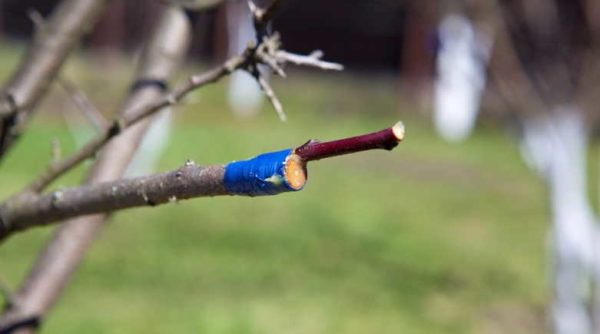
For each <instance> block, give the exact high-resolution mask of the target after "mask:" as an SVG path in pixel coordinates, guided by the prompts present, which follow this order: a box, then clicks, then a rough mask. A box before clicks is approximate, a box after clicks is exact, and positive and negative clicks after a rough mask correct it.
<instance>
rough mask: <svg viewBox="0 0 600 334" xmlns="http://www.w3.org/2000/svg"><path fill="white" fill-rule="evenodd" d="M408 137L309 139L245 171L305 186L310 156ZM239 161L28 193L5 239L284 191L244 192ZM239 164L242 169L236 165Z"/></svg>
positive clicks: (11, 206) (399, 131) (4, 210)
mask: <svg viewBox="0 0 600 334" xmlns="http://www.w3.org/2000/svg"><path fill="white" fill-rule="evenodd" d="M403 138H404V126H403V125H402V123H398V124H396V125H395V126H393V127H391V128H388V129H385V130H381V131H378V132H374V133H371V134H366V135H362V136H357V137H351V138H347V139H341V140H336V141H332V142H326V143H319V142H316V141H309V142H308V143H306V144H304V145H302V146H300V147H298V148H296V149H294V150H290V151H289V153H285V152H284V153H285V156H284V157H283V159H281V160H280V161H281V163H283V164H284V165H285V172H284V173H283V174H281V175H276V174H275V172H273V173H271V174H268V175H263V176H260V175H259V174H258V173H260V171H259V170H261V169H263V168H265V167H264V166H267V167H269V166H270V165H269V164H272V163H273V162H272V161H271V160H270V159H271V158H264V157H260V156H259V157H257V158H258V160H257V162H254V161H250V163H247V165H248V166H251V167H247V166H244V167H243V168H246V170H245V171H243V172H242V173H246V175H242V176H244V177H247V179H248V180H249V182H254V180H253V179H257V178H258V179H261V178H264V179H261V180H260V181H262V182H264V181H268V182H270V183H273V184H275V185H277V184H276V183H278V182H279V183H281V182H283V183H286V184H288V185H292V188H291V189H288V190H284V191H289V190H292V191H293V190H300V189H301V188H302V187H303V186H304V182H305V180H306V178H307V176H306V172H305V170H306V163H307V162H308V161H312V160H319V159H322V158H327V157H332V156H336V155H342V154H348V153H354V152H359V151H364V150H370V149H387V150H391V149H392V148H394V147H395V146H396V145H397V144H398V142H399V141H401V140H402V139H403ZM282 152H283V151H282ZM275 163H278V162H277V161H275ZM235 164H236V163H231V164H228V165H214V166H206V167H203V166H196V165H195V164H193V163H186V164H185V165H184V166H183V167H181V168H179V169H176V170H173V171H170V172H167V173H162V174H155V175H150V176H144V177H139V178H134V179H124V180H119V181H114V182H104V183H99V184H94V185H86V186H81V187H75V188H69V189H63V190H57V191H55V192H53V193H50V194H43V195H37V194H33V193H27V194H23V195H21V196H19V197H16V198H13V199H11V200H9V201H7V202H5V203H4V204H3V205H2V206H1V207H0V218H1V222H2V225H1V226H0V239H1V238H3V237H6V236H8V235H9V234H11V233H13V232H16V231H20V230H24V229H27V228H30V227H33V226H38V225H44V224H49V223H52V222H55V221H58V220H61V219H65V218H69V217H74V216H80V215H87V214H95V213H102V212H111V211H115V210H121V209H125V208H131V207H136V206H155V205H158V204H163V203H167V202H171V201H174V200H181V199H189V198H194V197H206V196H218V195H227V194H229V195H234V194H241V195H250V196H254V195H257V194H262V195H264V194H276V193H279V192H281V191H274V192H260V190H257V191H259V192H260V193H258V192H255V191H254V190H252V191H251V192H246V191H242V192H239V191H238V189H241V188H240V187H238V186H237V185H236V184H235V183H236V182H246V181H248V180H241V179H240V178H236V177H237V176H236V177H233V178H229V180H228V176H227V173H228V169H229V168H230V166H231V165H235ZM234 168H238V169H239V167H237V166H236V167H234ZM280 178H283V179H280ZM231 180H233V181H231ZM232 182H233V183H232ZM250 186H252V185H250ZM267 186H270V184H267ZM244 187H246V185H245V186H244ZM244 189H247V188H244ZM255 190H256V189H255Z"/></svg>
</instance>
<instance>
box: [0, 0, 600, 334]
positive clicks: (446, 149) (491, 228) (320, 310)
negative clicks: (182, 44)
mask: <svg viewBox="0 0 600 334" xmlns="http://www.w3.org/2000/svg"><path fill="white" fill-rule="evenodd" d="M56 3H57V1H54V0H36V1H34V0H28V1H17V0H0V80H2V81H5V80H7V79H8V78H10V76H11V74H12V71H14V69H15V68H16V67H17V65H18V63H19V61H20V59H21V57H22V55H23V53H24V50H25V49H26V46H27V42H28V40H29V39H30V37H31V34H32V32H33V23H32V21H31V19H30V15H28V12H29V13H30V12H31V10H32V9H34V10H36V11H38V12H39V13H41V14H42V16H46V15H47V14H48V13H50V12H51V11H52V9H53V8H54V6H55V5H56ZM490 3H492V2H487V1H483V0H482V1H475V0H473V1H451V2H439V3H438V2H435V1H425V2H423V1H409V0H405V1H401V0H377V1H358V0H352V1H342V0H335V1H334V0H331V1H327V2H321V1H316V0H311V1H308V0H305V1H300V0H289V1H287V0H286V1H283V5H282V7H281V9H280V12H279V15H278V16H277V18H276V19H275V21H274V24H273V27H272V28H273V30H275V31H278V32H279V33H281V36H282V40H283V44H284V48H285V49H286V50H287V51H290V52H295V53H310V52H311V51H313V50H315V49H319V50H322V51H323V52H324V54H325V57H324V59H326V60H329V61H334V62H338V63H342V64H344V66H345V70H344V71H343V72H322V71H317V70H306V69H296V68H290V69H289V70H288V71H289V73H288V74H289V75H288V78H286V79H282V78H279V77H275V76H271V82H272V86H273V87H274V89H275V90H276V92H277V93H278V95H279V98H280V100H281V101H282V103H283V106H284V109H285V111H286V113H287V115H288V118H289V119H288V121H287V122H280V121H279V120H278V118H277V116H276V114H275V113H274V111H273V110H272V108H271V107H270V105H269V104H268V102H267V101H266V100H264V99H263V97H262V95H261V93H260V91H259V90H258V88H257V87H256V86H255V84H254V83H253V82H252V80H251V78H250V77H249V76H246V75H245V74H239V75H235V76H232V77H231V78H230V80H224V81H222V82H219V83H217V84H215V85H212V86H209V87H207V88H203V89H201V90H198V91H196V92H194V93H192V94H191V96H190V97H189V98H187V99H186V100H185V101H184V103H183V104H182V105H180V106H177V107H176V108H174V109H175V111H174V113H173V115H172V116H171V121H170V122H166V121H165V122H164V123H165V124H169V125H168V126H167V125H165V127H166V128H165V129H163V130H164V131H163V135H162V136H161V135H156V136H157V138H159V139H158V140H159V141H160V143H161V144H162V147H163V149H162V150H161V151H158V152H156V153H155V155H156V159H157V160H156V162H152V163H151V164H152V165H153V166H154V168H151V169H150V170H149V171H148V172H151V171H152V170H155V171H164V170H169V169H173V168H177V167H179V166H180V165H181V164H183V163H184V161H186V159H192V160H194V161H195V162H196V163H199V164H216V163H225V162H228V161H232V160H240V159H243V158H247V157H251V156H254V155H256V154H259V153H263V152H269V151H274V150H278V149H283V148H286V147H294V146H297V145H299V144H301V143H303V142H304V141H306V140H307V139H309V138H315V139H320V140H331V139H335V138H340V137H346V136H351V135H356V134H360V133H365V132H371V131H375V130H379V129H382V128H385V127H388V126H391V125H393V124H394V123H395V122H396V121H397V120H398V119H401V120H403V121H404V122H405V125H406V129H407V135H406V139H405V141H404V142H402V143H401V144H400V145H399V146H398V148H396V149H395V150H394V151H392V152H385V151H370V152H365V153H361V154H356V155H351V156H345V157H340V158H336V159H330V160H325V161H321V162H318V163H313V164H312V165H311V166H310V170H309V175H310V179H309V182H308V184H307V186H306V188H305V189H304V190H303V191H301V192H298V193H290V194H283V195H280V196H274V197H260V198H241V197H222V198H206V199H195V200H190V201H184V202H179V203H175V204H170V205H165V206H160V207H156V208H152V209H147V208H142V209H133V210H128V211H124V212H119V213H117V214H115V215H114V216H113V217H112V222H111V223H110V225H109V226H108V228H106V229H105V230H104V232H103V234H102V235H101V237H100V239H99V240H98V242H97V243H96V244H95V245H94V247H93V249H92V251H91V252H90V253H89V254H88V255H87V257H86V260H85V262H84V263H83V264H82V265H81V266H80V268H79V269H78V272H77V273H76V274H75V276H74V278H73V280H72V282H71V284H70V286H69V288H68V289H67V293H66V294H65V296H64V297H63V298H62V299H61V301H60V302H59V304H58V305H57V307H56V308H55V309H54V310H53V311H52V313H51V314H50V316H49V317H48V318H47V320H45V322H44V326H43V328H42V329H43V330H42V332H46V333H59V332H60V333H76V332H86V333H107V332H110V333H137V332H145V333H164V332H175V331H185V332H197V333H198V332H199V333H364V332H377V333H402V332H406V333H486V334H487V333H489V334H494V333H547V332H556V333H580V334H583V333H588V332H591V331H593V330H594V329H597V328H596V326H595V325H594V323H596V322H597V321H598V317H597V314H596V313H598V307H596V303H597V301H598V300H597V298H596V295H600V294H598V293H597V291H600V289H599V288H598V284H597V281H598V279H597V276H598V273H600V270H598V267H599V266H600V258H598V257H597V256H596V254H597V253H598V252H597V251H596V245H598V244H599V243H597V242H596V235H597V232H596V218H595V214H594V211H595V209H596V207H597V204H598V194H597V190H598V177H597V174H598V173H597V170H598V169H597V163H596V162H597V160H598V159H597V154H598V153H597V152H598V150H597V144H596V142H595V141H594V134H595V121H596V117H595V116H596V114H597V113H596V111H595V106H596V104H595V98H597V95H598V94H595V90H596V89H597V85H594V83H595V82H596V81H595V79H596V78H597V77H598V76H597V74H598V73H600V71H597V69H598V66H597V58H598V57H597V47H596V46H597V43H596V41H597V40H598V39H597V35H598V29H596V28H597V27H598V24H600V19H596V18H598V16H600V15H599V12H600V10H599V9H598V7H600V6H598V5H595V4H594V3H593V1H587V2H586V1H583V0H581V1H567V0H555V1H547V2H543V1H542V2H540V1H526V0H523V1H499V2H498V3H495V2H493V3H494V5H490ZM160 6H161V4H160V3H159V2H158V1H150V0H123V1H113V2H111V4H110V5H109V7H108V10H107V11H106V13H105V15H104V17H103V19H101V21H100V23H99V25H98V26H97V27H96V28H95V30H94V31H93V32H92V33H91V34H90V35H89V37H87V38H86V39H85V40H84V42H83V43H82V45H81V47H80V48H79V50H78V51H77V52H76V53H75V54H73V55H72V56H71V57H70V58H69V61H68V63H67V64H66V65H65V67H64V70H63V72H62V73H63V75H64V77H67V78H69V80H71V81H72V82H73V83H75V84H76V85H77V86H78V87H79V88H80V89H81V90H82V91H83V92H84V93H85V94H86V95H87V97H88V98H89V99H90V100H91V101H92V102H93V104H94V105H95V106H96V107H97V108H98V109H99V110H100V111H102V112H103V113H104V114H105V115H106V116H107V117H110V116H111V115H112V114H113V113H114V112H115V110H117V109H118V107H119V101H120V100H121V99H122V97H123V96H124V95H125V94H126V92H127V89H128V87H129V82H130V80H131V78H132V76H133V73H134V69H135V64H136V61H137V58H136V57H137V54H138V53H139V51H140V49H141V47H142V45H143V41H144V39H145V38H146V37H147V35H148V33H149V32H150V30H151V28H152V26H153V24H154V22H155V20H156V17H157V13H158V12H159V9H160ZM540 13H542V14H540ZM248 15H249V14H248V12H247V8H246V3H245V2H241V1H239V2H238V1H235V0H231V1H226V2H225V3H223V4H221V5H219V6H217V7H215V8H213V9H210V10H206V11H203V12H201V13H198V14H196V15H195V17H194V18H193V19H194V21H195V25H194V37H193V42H192V48H191V50H190V52H189V54H188V57H187V61H186V64H185V66H183V67H182V68H181V69H180V70H179V72H178V75H177V76H176V77H177V78H179V79H184V78H185V77H186V76H188V75H189V74H191V73H198V72H201V71H203V70H206V69H208V68H210V66H213V65H215V64H219V63H220V62H222V61H223V60H224V59H226V57H227V55H230V54H234V53H237V52H239V50H241V49H243V47H244V46H245V45H246V43H247V41H248V40H249V39H251V38H252V36H253V32H252V30H251V28H252V27H251V25H249V20H247V18H248ZM557 22H558V23H557ZM548 27H552V28H551V29H550V28H548ZM552 29H554V30H552ZM247 36H250V37H249V38H246V37H247ZM582 87H583V88H582ZM38 108H39V110H40V112H39V113H38V115H36V117H35V119H34V121H33V122H32V124H31V125H30V127H29V128H28V131H27V132H25V134H24V135H23V137H22V138H21V139H20V141H19V142H18V143H17V144H16V146H15V148H14V149H13V150H12V151H10V152H9V154H8V156H7V157H6V159H5V161H3V162H2V164H0V177H1V179H2V181H1V182H2V187H0V195H1V196H2V197H6V196H9V195H10V194H12V193H14V192H15V191H18V190H19V189H21V188H22V187H23V186H24V185H26V184H27V182H28V181H29V180H31V178H32V176H33V175H37V174H39V173H40V172H41V171H42V170H43V168H44V166H45V165H46V164H47V162H48V161H49V160H50V159H51V155H52V147H51V146H52V145H51V141H52V140H53V139H57V140H58V141H59V142H60V144H61V147H62V150H63V151H64V152H65V155H66V153H68V152H72V151H74V150H75V149H76V148H77V147H79V146H81V145H82V144H83V143H85V141H86V139H88V138H91V137H92V136H93V134H94V133H95V132H94V131H95V130H94V128H93V126H91V125H90V124H89V123H87V122H86V120H85V118H84V116H82V115H81V114H79V113H78V111H77V106H75V105H74V103H73V101H72V99H71V98H70V97H69V96H68V94H65V92H64V91H63V90H61V89H60V87H55V86H52V88H51V92H50V93H49V94H48V96H47V97H46V98H45V99H44V100H43V102H42V103H41V105H40V106H39V107H38ZM165 133H166V134H165ZM155 146H161V145H155ZM149 164H150V162H145V163H144V166H145V167H148V166H149ZM89 166H90V164H89V163H86V164H83V165H82V166H80V167H79V168H78V169H77V170H76V171H74V172H73V173H70V174H69V175H67V176H66V177H63V178H61V179H60V180H59V181H58V182H56V183H55V186H54V187H55V188H59V187H68V186H73V185H76V184H78V183H79V182H81V179H82V176H83V174H84V172H85V170H86V168H87V167H89ZM582 231H583V232H582ZM590 231H591V232H590ZM50 233H51V228H39V229H35V230H32V231H28V232H27V233H21V234H19V235H17V236H15V237H13V238H11V239H10V240H8V241H7V242H6V243H4V244H3V245H2V246H1V247H0V273H1V275H2V277H4V280H5V281H6V282H7V285H8V286H9V287H10V288H11V289H15V288H16V287H17V286H18V284H19V282H20V281H21V280H22V279H23V278H24V277H25V275H26V274H27V271H28V270H29V268H30V265H31V262H32V261H33V260H34V259H35V257H36V255H37V253H38V252H39V250H40V249H42V247H43V245H44V242H45V240H46V239H47V238H48V236H49V235H50ZM565 236H566V237H565ZM563 237H565V238H566V239H565V238H563ZM557 245H558V246H557ZM561 250H563V251H564V250H566V251H564V252H562V253H561ZM565 254H567V255H565ZM557 258H558V259H559V260H556V259H557ZM561 275H562V276H561ZM559 277H563V278H564V279H563V280H560V279H559ZM565 277H566V278H565ZM561 282H562V283H561ZM561 296H562V297H561ZM561 298H562V299H561ZM565 298H566V299H565ZM565 305H567V306H565ZM598 305H600V304H598ZM565 314H566V315H565ZM573 314H575V316H573ZM574 328H575V329H574Z"/></svg>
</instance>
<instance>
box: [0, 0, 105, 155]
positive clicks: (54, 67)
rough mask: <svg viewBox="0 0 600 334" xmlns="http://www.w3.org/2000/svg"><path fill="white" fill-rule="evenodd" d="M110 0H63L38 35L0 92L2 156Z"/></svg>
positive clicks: (37, 31) (0, 151) (0, 150)
mask: <svg viewBox="0 0 600 334" xmlns="http://www.w3.org/2000/svg"><path fill="white" fill-rule="evenodd" d="M107 2H108V1H107V0H64V1H62V2H61V3H60V4H59V5H58V6H57V8H56V9H55V10H54V12H53V13H52V16H51V17H50V19H49V20H48V21H47V22H46V23H45V24H44V29H43V30H42V29H37V30H36V33H35V36H34V38H33V40H32V42H31V44H30V46H29V49H28V50H27V54H26V55H25V57H24V58H23V60H22V61H21V64H20V66H19V69H18V70H17V71H16V72H15V73H14V74H13V77H12V78H11V79H10V80H9V81H8V83H7V84H6V85H5V86H4V88H3V89H2V91H1V92H0V125H1V126H0V158H1V157H2V156H3V155H4V153H5V152H6V150H7V149H8V148H9V147H10V145H11V144H12V142H13V141H14V140H15V139H16V138H17V137H18V136H19V134H20V133H21V131H22V129H23V127H24V126H25V123H26V122H27V120H28V119H29V117H30V116H31V114H32V110H33V108H34V107H35V105H36V104H37V102H38V101H39V100H40V98H41V97H42V96H43V95H44V94H45V92H46V90H47V88H48V86H49V84H50V83H51V82H52V80H53V79H54V78H55V76H56V74H57V73H58V72H59V70H60V68H61V66H62V64H63V62H64V60H65V59H66V58H67V56H68V55H69V53H70V52H71V50H73V48H74V47H75V46H76V45H77V42H78V41H79V40H80V39H81V37H82V36H83V35H84V34H85V33H87V32H88V31H89V30H90V28H91V27H92V26H93V25H94V24H95V23H96V22H97V21H98V19H99V17H100V14H101V13H102V12H103V10H104V8H105V6H106V3H107Z"/></svg>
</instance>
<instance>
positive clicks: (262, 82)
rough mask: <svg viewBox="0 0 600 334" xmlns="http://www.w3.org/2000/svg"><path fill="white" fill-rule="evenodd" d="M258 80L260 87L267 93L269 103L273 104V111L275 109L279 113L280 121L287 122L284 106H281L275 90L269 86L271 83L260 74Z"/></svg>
mask: <svg viewBox="0 0 600 334" xmlns="http://www.w3.org/2000/svg"><path fill="white" fill-rule="evenodd" d="M256 80H257V81H258V85H259V86H260V88H261V89H262V91H263V92H264V93H265V95H266V96H267V98H268V99H269V102H271V105H272V106H273V109H275V112H277V115H278V116H279V119H280V120H281V121H283V122H285V121H286V120H287V116H286V114H285V112H283V106H282V105H281V102H280V101H279V99H278V98H277V95H275V91H273V88H271V85H270V84H269V82H268V81H267V80H266V79H265V78H264V77H263V76H262V75H260V74H258V75H257V79H256Z"/></svg>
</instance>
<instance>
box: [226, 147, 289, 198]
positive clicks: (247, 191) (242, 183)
mask: <svg viewBox="0 0 600 334" xmlns="http://www.w3.org/2000/svg"><path fill="white" fill-rule="evenodd" d="M291 153H292V149H286V150H283V151H278V152H271V153H265V154H261V155H259V156H256V157H254V158H252V159H248V160H243V161H235V162H231V163H229V164H228V165H227V166H226V167H225V177H224V180H223V181H224V184H225V189H227V191H228V192H229V193H230V194H236V195H246V196H261V195H276V194H279V193H282V192H287V191H297V190H300V189H294V188H292V187H291V186H290V185H289V184H288V183H287V181H286V178H285V162H286V159H287V157H288V156H289V155H290V154H291Z"/></svg>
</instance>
